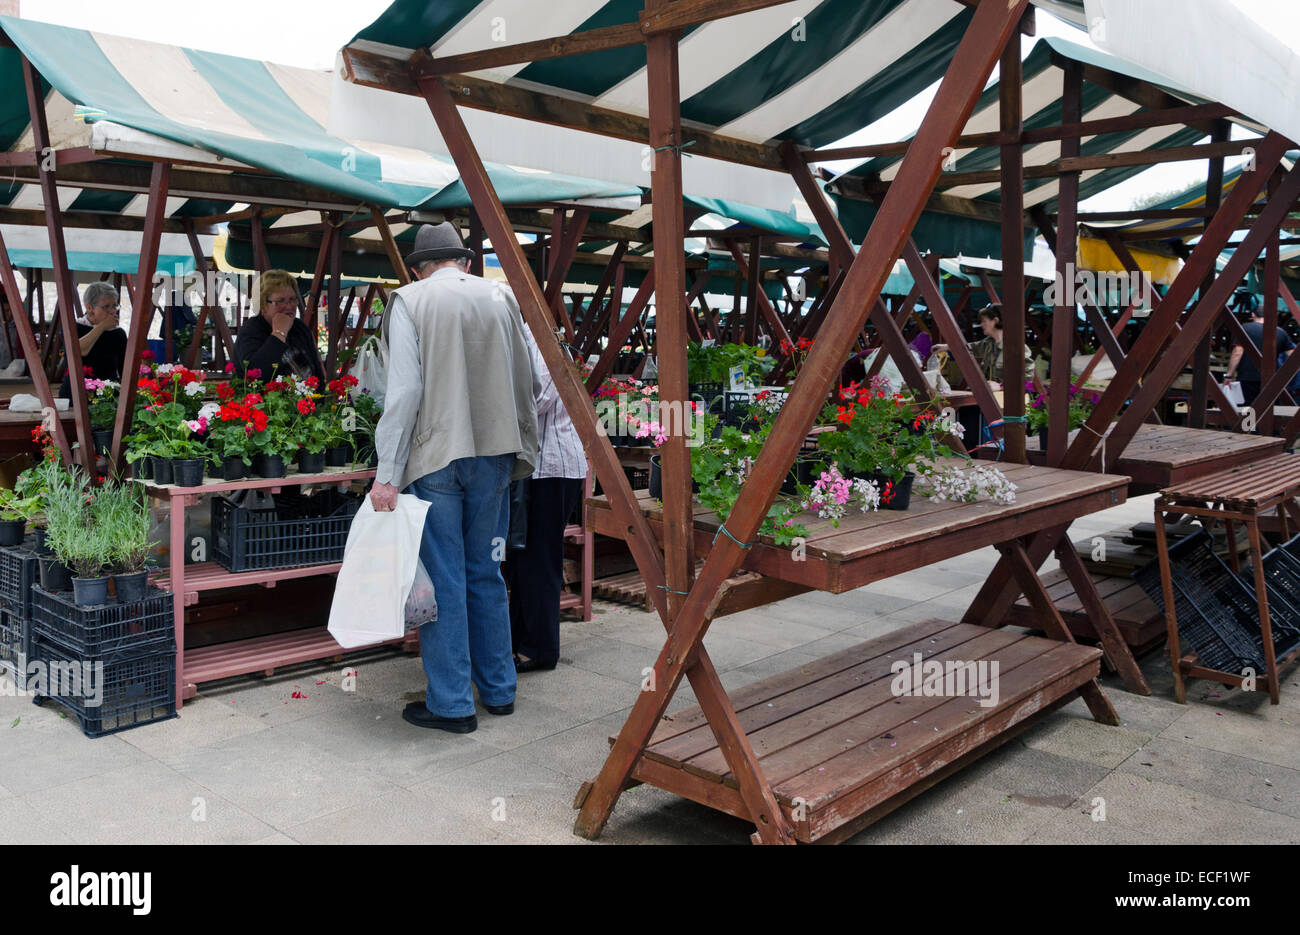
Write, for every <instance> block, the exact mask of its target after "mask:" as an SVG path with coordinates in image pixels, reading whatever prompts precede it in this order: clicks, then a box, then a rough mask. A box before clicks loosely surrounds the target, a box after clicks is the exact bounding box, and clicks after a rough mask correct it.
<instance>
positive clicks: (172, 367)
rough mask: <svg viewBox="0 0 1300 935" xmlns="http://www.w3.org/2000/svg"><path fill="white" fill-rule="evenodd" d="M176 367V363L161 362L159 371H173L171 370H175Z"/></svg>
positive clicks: (162, 372) (161, 372)
mask: <svg viewBox="0 0 1300 935" xmlns="http://www.w3.org/2000/svg"><path fill="white" fill-rule="evenodd" d="M175 369H176V365H175V364H159V365H158V373H159V374H164V373H171V372H172V371H173V370H175Z"/></svg>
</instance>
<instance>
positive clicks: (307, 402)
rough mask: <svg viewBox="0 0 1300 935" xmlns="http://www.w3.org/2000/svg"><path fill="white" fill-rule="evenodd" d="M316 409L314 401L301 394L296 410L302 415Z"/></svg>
mask: <svg viewBox="0 0 1300 935" xmlns="http://www.w3.org/2000/svg"><path fill="white" fill-rule="evenodd" d="M315 411H316V403H315V402H314V401H313V400H312V399H311V398H310V397H308V396H303V397H301V398H299V400H298V412H300V413H301V414H302V415H307V414H308V413H311V412H315Z"/></svg>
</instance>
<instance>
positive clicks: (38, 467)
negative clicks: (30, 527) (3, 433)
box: [14, 456, 67, 525]
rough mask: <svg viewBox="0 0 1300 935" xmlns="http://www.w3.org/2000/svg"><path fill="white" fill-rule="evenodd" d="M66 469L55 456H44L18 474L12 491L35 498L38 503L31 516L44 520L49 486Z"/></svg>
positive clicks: (23, 496)
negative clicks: (38, 461) (37, 462)
mask: <svg viewBox="0 0 1300 935" xmlns="http://www.w3.org/2000/svg"><path fill="white" fill-rule="evenodd" d="M66 474H67V471H65V470H64V468H63V463H62V462H61V461H59V459H58V457H57V456H54V457H46V458H45V459H44V460H43V461H41V462H40V463H39V464H35V465H33V466H32V467H29V468H28V469H27V470H25V471H23V472H22V473H21V474H19V475H18V479H17V481H15V482H14V493H15V494H17V495H18V496H19V497H20V498H24V499H26V498H29V497H30V498H35V499H36V500H37V501H39V505H38V507H37V509H36V511H35V513H34V514H33V516H32V518H33V519H37V520H38V525H39V523H40V522H43V521H44V514H45V512H46V510H47V509H48V507H49V495H50V488H51V487H52V486H53V485H54V483H55V482H56V481H57V479H58V477H60V476H62V475H66Z"/></svg>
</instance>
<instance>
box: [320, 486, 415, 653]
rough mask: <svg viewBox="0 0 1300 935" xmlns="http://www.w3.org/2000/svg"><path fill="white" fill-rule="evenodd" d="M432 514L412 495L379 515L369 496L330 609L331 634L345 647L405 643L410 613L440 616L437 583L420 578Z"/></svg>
mask: <svg viewBox="0 0 1300 935" xmlns="http://www.w3.org/2000/svg"><path fill="white" fill-rule="evenodd" d="M428 511H429V504H428V502H426V501H424V500H421V499H420V498H419V497H415V496H412V495H410V494H399V495H398V497H397V508H396V509H394V510H393V511H392V512H391V513H376V512H375V509H374V507H373V506H371V504H370V498H369V497H367V498H366V499H365V500H364V501H363V502H362V504H361V507H360V509H358V510H357V515H356V516H355V517H353V519H352V527H351V528H350V529H349V530H348V541H347V545H346V546H345V547H344V550H343V567H342V568H340V569H339V575H338V581H337V582H336V583H335V585H334V601H333V603H332V604H331V605H330V622H329V632H330V635H331V636H333V637H334V639H336V640H337V641H338V643H339V645H340V646H342V647H344V648H351V647H354V646H365V645H367V644H369V643H380V642H383V641H385V640H395V639H400V638H401V637H402V636H403V635H404V634H405V633H406V630H407V618H408V614H413V615H414V616H415V617H416V618H419V617H422V616H423V617H426V618H430V619H431V617H430V615H431V616H432V617H436V616H437V603H436V600H435V598H436V595H434V593H433V584H432V583H431V582H430V581H429V576H428V575H427V574H423V578H422V579H421V578H420V575H421V574H422V573H423V566H422V565H421V563H420V539H421V537H422V536H423V534H424V519H425V514H426V513H428ZM421 581H422V583H421ZM427 622H428V619H421V620H419V623H427ZM417 625H418V624H417Z"/></svg>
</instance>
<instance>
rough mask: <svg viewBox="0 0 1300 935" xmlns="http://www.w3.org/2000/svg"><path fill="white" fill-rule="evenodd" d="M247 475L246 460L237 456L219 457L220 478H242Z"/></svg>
mask: <svg viewBox="0 0 1300 935" xmlns="http://www.w3.org/2000/svg"><path fill="white" fill-rule="evenodd" d="M247 476H248V462H247V461H245V460H244V459H243V458H240V457H238V456H231V457H229V458H222V459H221V479H222V480H243V479H244V478H245V477H247Z"/></svg>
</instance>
